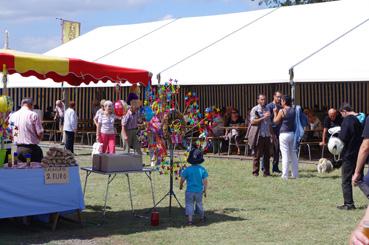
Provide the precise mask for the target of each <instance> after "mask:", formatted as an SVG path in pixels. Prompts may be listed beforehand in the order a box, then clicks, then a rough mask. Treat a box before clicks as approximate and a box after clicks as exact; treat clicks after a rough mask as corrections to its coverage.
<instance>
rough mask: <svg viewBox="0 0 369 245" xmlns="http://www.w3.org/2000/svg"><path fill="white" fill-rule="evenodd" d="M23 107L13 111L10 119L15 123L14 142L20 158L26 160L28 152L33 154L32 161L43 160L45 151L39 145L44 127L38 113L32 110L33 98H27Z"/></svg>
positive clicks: (22, 103) (23, 101)
mask: <svg viewBox="0 0 369 245" xmlns="http://www.w3.org/2000/svg"><path fill="white" fill-rule="evenodd" d="M21 105H22V107H21V109H19V110H18V111H16V112H15V113H13V114H12V115H11V117H10V119H9V121H10V123H11V124H13V125H14V142H15V143H16V145H17V152H18V159H19V160H20V161H22V162H26V157H25V155H26V154H31V162H41V159H42V158H43V153H42V150H41V148H40V147H39V146H38V144H39V143H40V140H41V139H42V137H43V134H44V129H43V127H42V124H41V120H40V118H39V116H38V114H37V113H36V112H34V111H32V108H33V100H32V99H31V98H25V99H23V100H22V102H21Z"/></svg>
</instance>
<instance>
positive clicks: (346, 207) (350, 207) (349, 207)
mask: <svg viewBox="0 0 369 245" xmlns="http://www.w3.org/2000/svg"><path fill="white" fill-rule="evenodd" d="M337 208H338V209H341V210H354V209H356V207H355V205H354V204H343V205H338V206H337Z"/></svg>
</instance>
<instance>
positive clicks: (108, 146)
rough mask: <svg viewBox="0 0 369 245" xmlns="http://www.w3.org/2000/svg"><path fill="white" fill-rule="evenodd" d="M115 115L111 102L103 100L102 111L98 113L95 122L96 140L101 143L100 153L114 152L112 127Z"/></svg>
mask: <svg viewBox="0 0 369 245" xmlns="http://www.w3.org/2000/svg"><path fill="white" fill-rule="evenodd" d="M115 118H116V117H115V115H114V113H113V102H111V101H110V100H107V101H105V103H104V111H103V112H102V113H101V114H100V115H99V118H98V124H97V132H96V136H97V141H98V142H100V143H102V144H103V145H102V153H115V136H116V130H115V127H114V121H115Z"/></svg>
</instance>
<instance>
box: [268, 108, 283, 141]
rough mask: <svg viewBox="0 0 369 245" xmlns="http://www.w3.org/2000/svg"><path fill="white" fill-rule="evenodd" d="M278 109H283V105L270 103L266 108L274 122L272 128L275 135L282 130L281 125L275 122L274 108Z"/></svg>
mask: <svg viewBox="0 0 369 245" xmlns="http://www.w3.org/2000/svg"><path fill="white" fill-rule="evenodd" d="M275 107H277V109H278V110H280V109H282V106H281V105H277V104H274V103H273V102H270V103H269V104H267V105H266V106H265V108H266V109H267V110H268V111H269V112H270V120H271V121H272V128H273V130H274V132H275V133H277V134H278V133H279V129H280V128H281V124H275V123H274V122H273V120H274V112H273V110H274V108H275Z"/></svg>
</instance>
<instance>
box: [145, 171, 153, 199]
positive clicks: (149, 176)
mask: <svg viewBox="0 0 369 245" xmlns="http://www.w3.org/2000/svg"><path fill="white" fill-rule="evenodd" d="M145 174H146V176H147V178H149V180H150V185H151V196H152V202H153V204H154V206H155V194H154V186H153V184H152V176H151V172H145Z"/></svg>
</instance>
